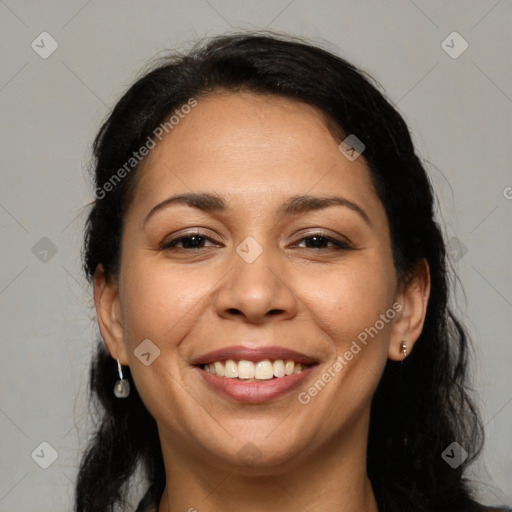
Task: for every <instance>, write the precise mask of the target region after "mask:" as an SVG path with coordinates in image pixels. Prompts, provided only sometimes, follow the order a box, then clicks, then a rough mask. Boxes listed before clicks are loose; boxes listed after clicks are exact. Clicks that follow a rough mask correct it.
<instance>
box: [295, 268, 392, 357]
mask: <svg viewBox="0 0 512 512" xmlns="http://www.w3.org/2000/svg"><path fill="white" fill-rule="evenodd" d="M395 286H396V281H395V274H394V268H393V266H392V265H391V266H390V265H387V264H386V262H384V261H382V260H380V261H376V259H374V258H361V261H360V262H358V263H357V264H352V265H348V264H347V265H346V266H345V267H344V266H340V267H339V268H338V269H336V270H332V271H329V270H326V271H325V272H321V273H318V272H315V275H314V276H313V275H310V274H309V273H307V272H302V273H301V277H300V282H299V283H298V286H297V289H300V291H301V295H302V297H303V298H304V301H305V302H307V306H308V307H309V308H310V309H311V311H312V312H313V313H314V316H315V317H316V318H317V319H318V321H319V322H321V323H322V326H323V328H324V330H325V331H326V332H327V333H328V334H329V337H330V338H331V339H332V340H334V341H335V342H336V345H337V346H338V345H339V349H340V350H341V349H343V347H344V346H345V345H346V343H347V341H350V340H352V339H356V338H357V336H358V335H359V334H360V333H361V332H365V329H367V328H370V327H371V326H373V325H374V324H375V322H376V321H378V320H379V318H380V315H381V314H385V313H386V311H387V310H388V309H389V308H391V306H392V303H393V298H394V293H395ZM379 326H380V323H379ZM390 326H391V323H390V322H387V323H386V324H385V326H380V327H381V329H379V330H381V331H382V334H383V335H385V334H386V333H388V332H389V329H390ZM337 348H338V347H337Z"/></svg>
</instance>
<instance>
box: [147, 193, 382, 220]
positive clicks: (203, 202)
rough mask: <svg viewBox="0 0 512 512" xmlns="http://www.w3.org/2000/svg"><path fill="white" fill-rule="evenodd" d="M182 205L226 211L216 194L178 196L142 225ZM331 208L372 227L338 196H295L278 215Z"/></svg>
mask: <svg viewBox="0 0 512 512" xmlns="http://www.w3.org/2000/svg"><path fill="white" fill-rule="evenodd" d="M174 204H184V205H187V206H190V207H192V208H197V209H198V210H201V211H203V212H206V213H212V212H218V211H225V210H227V209H228V207H227V204H226V202H225V201H224V199H223V198H222V196H220V195H218V194H208V193H201V194H194V193H190V194H178V195H175V196H171V197H169V198H167V199H165V200H164V201H162V202H161V203H158V204H157V205H156V206H154V207H153V208H152V209H151V211H150V212H149V213H148V214H147V215H146V218H145V219H144V225H146V223H147V222H148V220H149V219H150V218H151V217H152V216H153V215H155V214H156V213H157V212H160V211H162V210H164V209H166V208H168V207H170V206H171V205H174ZM331 206H343V207H346V208H349V209H351V210H352V211H354V212H356V213H358V214H359V216H360V217H362V218H363V220H364V221H365V222H366V223H367V224H368V225H370V226H371V225H372V223H371V221H370V218H369V216H368V214H367V213H366V212H365V211H364V210H363V208H361V207H360V206H359V205H358V204H356V203H354V202H352V201H350V200H348V199H346V198H344V197H340V196H310V195H296V196H293V197H290V198H289V199H287V200H286V201H285V202H284V203H283V204H282V205H281V206H280V208H279V210H278V214H281V215H285V216H295V215H300V214H302V213H307V212H311V211H317V210H322V209H324V208H329V207H331Z"/></svg>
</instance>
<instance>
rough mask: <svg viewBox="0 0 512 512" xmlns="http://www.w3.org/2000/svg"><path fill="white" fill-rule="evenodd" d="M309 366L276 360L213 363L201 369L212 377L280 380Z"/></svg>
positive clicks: (230, 360) (229, 360)
mask: <svg viewBox="0 0 512 512" xmlns="http://www.w3.org/2000/svg"><path fill="white" fill-rule="evenodd" d="M309 366H311V365H307V364H302V363H298V362H297V363H296V362H295V361H292V360H283V359H277V360H274V361H271V360H269V359H264V360H262V361H257V362H253V361H247V360H243V359H242V360H240V361H234V360H233V359H228V360H226V361H215V362H213V363H209V364H204V365H202V369H203V370H204V371H206V372H208V373H210V374H212V375H218V376H219V377H225V378H228V379H237V380H255V381H258V380H271V379H281V378H283V377H285V376H289V375H294V374H297V373H301V372H303V371H304V370H305V369H307V368H308V367H309Z"/></svg>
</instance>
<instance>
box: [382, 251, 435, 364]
mask: <svg viewBox="0 0 512 512" xmlns="http://www.w3.org/2000/svg"><path fill="white" fill-rule="evenodd" d="M429 297H430V269H429V266H428V263H427V261H426V260H425V259H423V260H421V262H420V263H419V264H418V266H417V268H416V271H415V273H414V275H413V276H412V277H410V278H409V279H407V281H406V282H405V283H403V284H402V285H400V288H399V292H398V294H397V297H396V303H398V304H400V305H401V306H402V308H401V309H400V311H399V313H398V315H397V317H396V320H395V322H394V324H393V328H392V331H391V343H390V345H389V351H388V357H389V359H392V360H393V361H401V360H402V359H404V356H403V354H402V352H401V343H402V341H404V342H405V343H406V345H407V354H410V353H411V351H412V349H413V347H414V344H415V343H416V340H417V339H418V338H419V336H420V334H421V331H422V330H423V324H424V322H425V315H426V313H427V305H428V299H429Z"/></svg>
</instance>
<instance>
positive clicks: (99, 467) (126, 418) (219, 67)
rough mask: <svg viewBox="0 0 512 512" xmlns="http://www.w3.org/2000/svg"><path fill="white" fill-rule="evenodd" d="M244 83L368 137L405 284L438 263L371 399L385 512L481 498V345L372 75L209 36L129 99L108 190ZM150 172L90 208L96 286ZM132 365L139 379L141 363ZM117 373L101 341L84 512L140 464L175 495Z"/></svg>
mask: <svg viewBox="0 0 512 512" xmlns="http://www.w3.org/2000/svg"><path fill="white" fill-rule="evenodd" d="M242 90H243V91H251V92H254V93H257V94H264V95H278V96H282V97H287V98H293V99H295V100H298V101H301V102H303V103H306V104H308V105H311V106H313V107H316V108H317V109H318V111H320V112H321V113H322V114H324V116H325V118H326V120H327V122H328V124H329V126H330V128H331V129H333V130H335V131H337V132H338V133H339V134H344V135H345V136H346V135H349V134H356V136H357V137H358V138H359V139H360V140H361V141H362V142H363V143H364V144H365V146H366V149H365V151H364V159H365V161H366V163H367V165H368V168H369V170H370V174H371V178H372V181H373V183H374V186H375V188H376V190H377V193H378V196H379V198H380V200H381V202H382V204H383V206H384V208H385V211H386V214H387V218H388V222H389V226H390V232H391V243H392V252H393V258H394V265H395V268H396V271H397V275H398V276H399V279H401V280H402V281H403V280H406V279H407V278H408V276H410V275H411V273H413V272H414V271H415V269H416V268H417V265H418V263H419V262H420V261H421V260H422V259H425V260H426V261H427V262H428V264H429V267H430V276H431V294H430V299H429V303H428V307H427V313H426V319H425V323H424V328H423V332H422V334H421V335H420V337H419V339H418V340H417V342H416V344H415V347H414V350H413V351H412V353H411V355H410V356H409V357H407V359H406V360H405V362H404V364H403V365H400V363H396V362H393V361H388V362H387V365H386V368H385V370H384V373H383V376H382V378H381V381H380V383H379V385H378V387H377V390H376V392H375V394H374V397H373V400H372V406H371V416H370V429H369V439H368V451H367V471H368V475H369V478H370V480H371V482H372V486H373V489H374V492H375V495H376V499H377V503H378V506H379V510H381V511H386V512H394V511H399V512H404V511H418V512H420V511H429V512H432V511H445V510H450V511H454V510H462V509H463V507H464V506H465V504H466V503H469V502H470V498H471V488H470V485H469V483H468V481H467V480H466V478H465V476H464V475H465V470H466V467H467V466H468V465H469V464H470V462H471V461H472V460H473V459H474V458H475V457H476V456H477V455H478V453H479V451H480V450H481V447H482V444H483V428H482V424H481V420H480V419H479V416H478V414H477V411H476V408H475V406H474V403H473V401H472V399H471V397H470V395H469V392H468V390H469V384H468V371H467V368H468V349H469V345H468V339H467V335H466V332H465V329H464V327H463V325H462V324H461V323H460V321H458V320H457V318H456V317H455V315H454V314H453V313H452V311H451V310H450V307H449V303H448V302H449V301H448V299H449V288H450V284H449V283H450V280H449V275H450V274H449V272H448V268H447V265H448V263H447V259H446V248H445V242H444V240H443V235H442V230H441V229H440V226H439V225H438V223H437V222H436V220H435V207H434V193H433V190H432V187H431V184H430V182H429V179H428V177H427V173H426V170H425V168H424V166H423V164H422V162H421V161H420V159H419V158H418V156H417V154H416V152H415V149H414V147H413V143H412V141H411V136H410V134H409V130H408V128H407V126H406V124H405V122H404V120H403V118H402V117H401V115H400V114H399V113H398V112H397V110H396V109H395V108H394V107H393V106H392V104H391V103H390V102H389V101H388V100H387V99H386V98H385V96H384V95H383V93H381V92H380V91H379V86H378V85H377V84H376V82H375V81H374V80H373V79H371V78H370V77H369V76H368V75H367V74H366V73H364V72H363V71H361V70H359V69H357V68H356V67H355V66H354V65H352V64H350V63H349V62H347V61H346V60H344V59H343V58H340V57H339V56H337V55H335V54H333V53H331V52H330V51H326V50H324V49H322V48H320V47H319V46H317V45H315V44H311V43H309V42H307V41H305V40H303V39H299V38H293V37H287V36H282V35H278V34H275V33H269V32H256V33H254V32H245V33H237V34H231V35H223V36H218V37H214V38H211V39H208V40H206V41H200V42H199V44H196V45H195V46H194V47H193V48H192V49H191V50H190V51H188V52H186V53H178V52H175V53H172V54H170V55H168V56H166V57H164V58H163V59H161V60H159V61H158V62H157V64H155V65H153V67H152V68H151V69H149V70H146V71H145V73H144V74H143V75H142V76H141V77H139V79H138V80H137V81H136V82H135V83H134V84H133V85H132V86H131V87H130V88H129V90H128V91H127V92H126V93H125V94H124V95H123V96H122V98H121V99H120V100H119V101H118V103H117V104H116V106H115V108H114V109H113V110H112V112H111V113H110V115H109V116H108V118H107V120H106V121H105V122H104V124H103V125H102V126H101V129H100V130H99V133H98V134H97V136H96V138H95V140H94V144H93V153H94V186H95V187H96V190H97V191H98V190H103V187H104V186H105V184H107V183H108V182H111V180H112V177H113V176H114V175H115V174H116V172H117V171H118V169H120V168H122V166H123V165H124V164H125V162H127V161H128V160H129V159H130V157H131V156H132V155H133V152H134V151H137V150H138V149H139V148H140V147H141V146H143V145H144V143H145V142H146V141H147V138H148V137H151V136H152V134H153V131H154V130H155V129H156V128H157V127H158V126H159V125H160V124H161V123H162V122H163V121H165V120H166V119H167V118H168V117H169V115H171V114H172V113H173V112H174V111H175V110H176V109H179V108H180V107H181V106H183V105H184V104H185V103H186V102H187V101H188V100H189V99H190V98H192V97H193V98H201V97H204V96H206V95H209V94H214V93H216V92H218V91H227V92H237V91H242ZM137 168H138V166H135V167H134V168H133V170H131V172H129V173H128V174H127V175H126V177H125V178H124V179H123V180H122V181H121V182H120V183H118V184H116V185H115V186H114V187H113V188H112V190H111V191H109V193H108V194H107V195H106V196H105V197H100V194H97V196H96V199H95V200H94V202H93V203H92V205H91V209H90V212H89V215H88V219H87V223H86V227H85V237H84V247H83V266H84V270H85V273H86V276H87V278H88V279H89V281H90V282H91V281H92V278H93V275H94V272H95V270H96V268H97V266H98V265H99V264H101V265H103V267H104V269H105V272H106V275H107V279H113V278H116V277H117V276H118V273H119V264H120V247H121V237H122V231H123V219H124V215H125V212H126V210H127V208H128V206H129V205H130V201H131V198H132V196H133V192H134V190H135V188H136V185H137V180H136V176H137ZM124 372H125V374H126V375H127V377H128V378H130V372H129V368H124ZM116 379H117V371H116V364H115V361H113V359H112V358H111V357H110V355H109V354H108V352H107V350H106V348H105V344H104V342H103V340H100V341H99V343H98V347H97V352H96V355H95V357H94V359H93V361H92V365H91V370H90V389H91V395H92V396H91V400H93V401H95V402H96V403H98V404H99V405H100V417H99V421H98V424H97V430H96V431H95V434H94V436H93V437H92V439H91V440H90V443H89V446H88V448H87V450H86V452H85V454H84V455H83V458H82V461H81V465H80V470H79V475H78V480H77V484H76V495H75V510H76V511H77V512H86V511H87V512H93V511H94V512H102V511H111V510H114V508H115V507H119V506H124V505H125V499H126V495H127V490H128V488H129V487H130V485H129V484H130V482H132V479H133V478H134V475H135V474H136V470H137V469H140V470H141V471H142V473H143V475H144V476H145V478H146V479H147V483H148V489H147V492H145V495H144V500H143V503H144V504H147V505H153V506H157V505H158V502H159V500H160V498H161V496H162V493H163V491H164V487H165V470H164V464H163V459H162V453H161V447H160V442H159V438H158V433H157V428H156V423H155V420H154V419H153V417H152V416H151V415H150V413H149V412H148V411H147V409H146V407H145V406H144V404H143V402H142V400H141V398H140V396H139V395H138V393H137V390H136V389H135V386H132V392H131V395H130V396H129V397H128V398H126V399H124V400H119V399H117V398H116V397H115V396H114V394H113V391H112V390H113V386H114V383H115V381H116ZM398 390H400V391H399V392H398ZM454 441H457V442H458V443H459V444H460V445H461V446H462V447H464V449H465V450H466V451H467V452H468V453H469V457H468V459H467V460H466V461H465V462H464V463H463V464H461V465H460V466H459V467H457V468H455V469H453V468H452V467H450V466H449V465H448V464H447V463H446V462H445V461H444V460H443V458H442V457H441V454H442V452H443V451H444V450H445V448H446V447H447V446H449V445H450V444H451V443H452V442H454ZM98 482H101V485H98ZM116 510H117V508H116Z"/></svg>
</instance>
